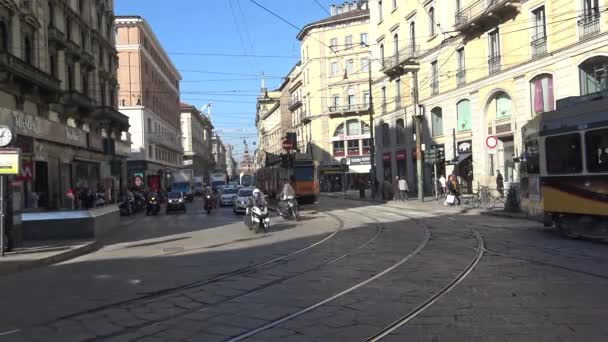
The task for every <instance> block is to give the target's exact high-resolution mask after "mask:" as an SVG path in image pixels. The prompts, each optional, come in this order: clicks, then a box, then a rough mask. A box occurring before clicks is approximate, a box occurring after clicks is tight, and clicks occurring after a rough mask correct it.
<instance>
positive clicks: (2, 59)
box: [0, 52, 61, 92]
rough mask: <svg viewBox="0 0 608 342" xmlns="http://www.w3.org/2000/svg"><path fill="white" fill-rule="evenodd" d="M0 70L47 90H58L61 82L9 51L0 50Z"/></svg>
mask: <svg viewBox="0 0 608 342" xmlns="http://www.w3.org/2000/svg"><path fill="white" fill-rule="evenodd" d="M0 71H4V72H7V73H9V74H11V75H12V76H13V77H14V78H18V79H20V80H22V81H25V82H26V83H30V84H33V85H36V86H38V87H40V88H42V89H44V90H47V91H52V92H59V91H60V85H61V83H60V81H59V80H58V79H56V78H55V77H53V76H51V75H49V74H47V73H46V72H44V71H42V70H40V69H38V68H37V67H35V66H33V65H31V64H28V63H26V62H25V61H23V60H22V59H20V58H19V57H17V56H14V55H12V54H10V53H9V52H0Z"/></svg>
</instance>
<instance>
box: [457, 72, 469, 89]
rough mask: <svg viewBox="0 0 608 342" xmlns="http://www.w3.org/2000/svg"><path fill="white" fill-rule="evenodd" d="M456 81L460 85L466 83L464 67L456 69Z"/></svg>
mask: <svg viewBox="0 0 608 342" xmlns="http://www.w3.org/2000/svg"><path fill="white" fill-rule="evenodd" d="M456 83H457V84H458V85H459V86H461V85H464V84H466V83H467V72H466V70H464V69H461V70H458V71H456Z"/></svg>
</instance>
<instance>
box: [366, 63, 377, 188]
mask: <svg viewBox="0 0 608 342" xmlns="http://www.w3.org/2000/svg"><path fill="white" fill-rule="evenodd" d="M367 71H368V75H369V77H368V79H367V83H368V84H367V86H368V89H369V110H368V112H369V140H370V142H369V175H370V180H371V190H372V199H374V198H376V144H375V142H374V100H373V98H374V96H373V95H372V60H371V58H370V59H369V62H368V63H367Z"/></svg>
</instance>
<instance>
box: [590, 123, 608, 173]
mask: <svg viewBox="0 0 608 342" xmlns="http://www.w3.org/2000/svg"><path fill="white" fill-rule="evenodd" d="M585 145H586V147H587V170H588V171H589V172H607V171H608V129H598V130H595V131H589V132H587V133H585Z"/></svg>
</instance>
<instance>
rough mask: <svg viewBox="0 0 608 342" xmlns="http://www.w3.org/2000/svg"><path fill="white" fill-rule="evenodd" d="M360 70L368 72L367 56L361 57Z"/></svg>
mask: <svg viewBox="0 0 608 342" xmlns="http://www.w3.org/2000/svg"><path fill="white" fill-rule="evenodd" d="M361 72H369V58H367V57H363V58H361Z"/></svg>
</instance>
